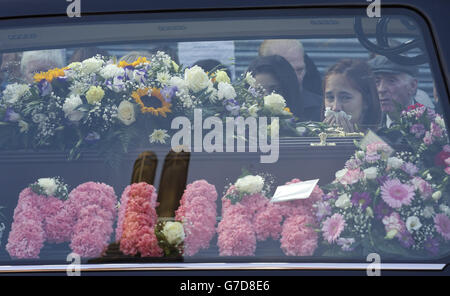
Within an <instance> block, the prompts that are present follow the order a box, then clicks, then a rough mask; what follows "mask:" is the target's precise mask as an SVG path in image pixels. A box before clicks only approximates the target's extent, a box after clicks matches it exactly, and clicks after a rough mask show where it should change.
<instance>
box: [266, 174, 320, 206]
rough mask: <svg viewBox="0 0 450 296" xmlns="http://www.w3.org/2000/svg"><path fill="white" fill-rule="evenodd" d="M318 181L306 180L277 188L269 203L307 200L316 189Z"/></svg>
mask: <svg viewBox="0 0 450 296" xmlns="http://www.w3.org/2000/svg"><path fill="white" fill-rule="evenodd" d="M318 182H319V179H314V180H308V181H303V182H298V183H292V184H289V185H282V186H278V187H277V189H276V190H275V194H274V195H273V197H272V199H271V200H270V202H283V201H290V200H297V199H307V198H309V196H310V195H311V193H312V191H313V190H314V187H316V185H317V183H318Z"/></svg>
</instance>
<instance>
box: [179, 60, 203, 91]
mask: <svg viewBox="0 0 450 296" xmlns="http://www.w3.org/2000/svg"><path fill="white" fill-rule="evenodd" d="M184 80H185V81H186V83H187V85H188V87H189V89H190V90H192V91H193V92H199V91H201V90H203V89H205V88H207V87H208V85H209V78H208V75H206V73H205V71H203V69H202V68H200V67H199V66H194V67H192V68H190V69H186V71H185V72H184Z"/></svg>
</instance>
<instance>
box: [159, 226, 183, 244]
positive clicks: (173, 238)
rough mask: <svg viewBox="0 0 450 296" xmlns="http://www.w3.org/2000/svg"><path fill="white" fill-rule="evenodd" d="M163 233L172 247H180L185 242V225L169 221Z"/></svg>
mask: <svg viewBox="0 0 450 296" xmlns="http://www.w3.org/2000/svg"><path fill="white" fill-rule="evenodd" d="M162 233H163V234H164V236H165V237H166V239H167V241H168V242H169V244H171V245H175V246H177V245H179V244H180V243H182V242H183V241H184V238H185V233H184V229H183V224H181V223H180V222H172V221H168V222H166V224H165V225H164V228H163V230H162Z"/></svg>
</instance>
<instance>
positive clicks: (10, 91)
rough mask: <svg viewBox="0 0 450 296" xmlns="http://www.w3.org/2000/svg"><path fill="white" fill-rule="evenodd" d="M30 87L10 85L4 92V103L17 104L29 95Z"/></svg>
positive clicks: (16, 84) (17, 84)
mask: <svg viewBox="0 0 450 296" xmlns="http://www.w3.org/2000/svg"><path fill="white" fill-rule="evenodd" d="M29 91H30V87H29V86H28V85H26V84H19V83H13V84H8V85H7V86H6V88H5V90H4V91H3V101H4V102H5V103H6V104H15V103H16V102H17V101H18V100H20V99H21V98H22V97H24V96H25V95H26V94H28V93H29Z"/></svg>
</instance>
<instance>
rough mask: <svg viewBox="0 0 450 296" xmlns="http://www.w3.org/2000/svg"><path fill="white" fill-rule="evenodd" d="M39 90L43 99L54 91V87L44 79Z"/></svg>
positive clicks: (39, 85)
mask: <svg viewBox="0 0 450 296" xmlns="http://www.w3.org/2000/svg"><path fill="white" fill-rule="evenodd" d="M38 89H39V95H40V96H41V97H45V96H48V95H49V94H50V93H51V92H52V90H53V88H52V85H51V84H50V82H48V81H47V80H45V79H42V80H41V81H39V83H38Z"/></svg>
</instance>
